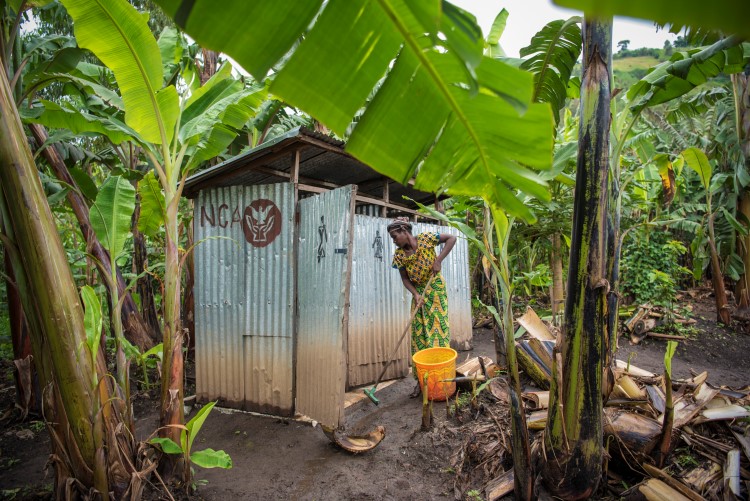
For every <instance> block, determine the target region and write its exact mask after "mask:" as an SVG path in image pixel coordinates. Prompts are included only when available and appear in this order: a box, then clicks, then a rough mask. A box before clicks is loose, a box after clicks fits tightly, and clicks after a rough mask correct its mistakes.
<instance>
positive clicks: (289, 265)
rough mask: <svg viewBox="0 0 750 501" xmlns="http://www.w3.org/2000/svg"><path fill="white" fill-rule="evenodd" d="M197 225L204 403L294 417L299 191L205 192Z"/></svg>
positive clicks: (275, 187)
mask: <svg viewBox="0 0 750 501" xmlns="http://www.w3.org/2000/svg"><path fill="white" fill-rule="evenodd" d="M193 224H194V228H195V241H196V242H200V243H199V244H198V245H196V247H195V275H196V276H195V289H194V290H195V330H196V333H195V337H196V339H195V352H196V355H195V359H196V361H195V365H196V393H197V395H198V398H199V399H200V400H201V401H208V400H215V399H220V400H221V402H222V405H226V406H228V407H235V408H239V409H245V410H251V411H257V412H266V413H272V414H278V415H291V414H292V412H293V399H292V389H293V379H292V375H293V369H292V368H293V356H294V338H293V333H294V325H293V320H294V272H295V263H294V252H293V251H294V247H293V239H292V235H293V231H292V230H293V227H294V188H293V185H292V184H290V183H281V184H271V185H263V186H231V187H226V188H211V189H206V190H203V191H201V192H200V193H199V195H198V198H197V200H196V204H195V219H194V223H193Z"/></svg>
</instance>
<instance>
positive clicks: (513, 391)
mask: <svg viewBox="0 0 750 501" xmlns="http://www.w3.org/2000/svg"><path fill="white" fill-rule="evenodd" d="M417 205H418V206H419V207H420V209H422V210H423V211H425V212H427V213H428V214H430V215H431V216H432V217H434V218H435V219H438V220H440V221H442V222H444V223H446V224H447V225H449V226H452V227H454V228H456V229H457V230H459V231H460V232H461V233H462V234H463V236H464V237H465V238H466V239H467V240H468V241H469V242H470V243H471V244H474V246H475V247H476V248H477V249H478V250H479V252H480V253H481V254H482V257H483V263H486V264H487V266H488V267H489V268H490V269H491V270H492V273H491V275H492V279H493V280H492V285H493V287H494V288H495V297H498V298H500V300H501V301H500V311H497V309H495V308H488V309H489V310H490V312H491V313H492V314H493V315H494V316H495V321H496V322H497V323H498V325H499V326H500V333H501V337H502V342H503V343H504V346H503V347H502V348H501V342H500V341H501V340H499V339H496V340H495V342H496V346H495V350H496V351H497V352H498V357H497V358H498V360H500V359H501V355H502V356H504V357H505V360H506V362H507V366H508V371H509V373H510V376H511V377H510V384H509V387H510V401H511V430H512V431H511V438H512V441H513V446H512V448H511V450H512V451H513V471H514V472H515V476H514V485H515V492H516V496H517V497H518V498H519V499H524V500H531V499H533V497H534V496H533V495H534V489H533V479H534V471H533V468H532V463H531V449H530V442H529V434H528V428H527V427H526V412H525V411H524V409H523V403H522V401H521V379H520V376H519V373H518V362H517V360H516V345H515V338H514V336H513V333H514V330H513V288H514V286H513V277H512V275H511V269H510V266H509V265H508V242H509V239H510V232H511V228H512V227H513V222H514V219H513V218H512V217H510V218H509V217H508V216H507V215H506V214H505V213H504V212H503V211H502V210H501V209H498V208H493V207H491V206H490V205H489V204H488V203H487V202H486V201H485V207H484V214H485V217H484V221H483V224H484V235H483V236H482V238H480V237H479V236H478V235H477V233H476V231H475V230H474V229H473V228H471V227H470V226H468V225H467V224H465V223H463V222H460V221H457V220H454V219H451V218H449V217H447V216H446V215H445V214H443V213H441V212H438V211H437V210H435V209H433V208H431V207H427V206H425V205H422V204H420V203H418V202H417ZM493 229H494V233H495V238H494V240H495V241H496V243H495V242H493V238H492V230H493ZM496 246H497V247H496ZM496 248H497V249H498V253H497V254H496V253H495V252H496ZM501 350H502V351H504V353H501Z"/></svg>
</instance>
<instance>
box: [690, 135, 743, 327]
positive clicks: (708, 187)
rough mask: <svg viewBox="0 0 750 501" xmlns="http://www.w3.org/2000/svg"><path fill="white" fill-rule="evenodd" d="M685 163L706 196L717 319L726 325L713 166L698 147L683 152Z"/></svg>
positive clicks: (726, 310)
mask: <svg viewBox="0 0 750 501" xmlns="http://www.w3.org/2000/svg"><path fill="white" fill-rule="evenodd" d="M681 156H682V158H683V159H684V160H685V165H687V166H688V167H690V168H691V169H692V170H694V171H695V172H696V173H697V174H698V177H699V178H700V181H701V185H702V186H703V190H704V194H705V197H706V215H705V220H706V227H707V229H708V248H709V252H710V257H711V282H712V284H713V287H714V296H715V298H716V319H717V320H718V321H719V322H721V323H723V324H724V325H729V324H730V323H731V320H732V317H731V314H730V311H729V305H728V304H727V293H726V290H725V289H724V274H723V273H722V271H721V265H720V263H719V253H718V251H717V250H716V232H715V230H714V218H715V216H716V214H715V213H714V211H713V208H712V203H711V199H712V195H713V193H712V184H711V178H712V167H711V163H710V162H709V161H708V158H707V157H706V154H705V153H703V152H702V151H701V150H699V149H698V148H688V149H686V150H685V151H683V152H682V154H681Z"/></svg>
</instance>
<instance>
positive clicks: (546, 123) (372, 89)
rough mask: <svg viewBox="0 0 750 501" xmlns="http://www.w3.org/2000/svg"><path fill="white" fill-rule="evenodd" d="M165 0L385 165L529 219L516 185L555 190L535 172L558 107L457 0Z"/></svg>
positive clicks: (382, 168) (189, 25)
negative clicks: (536, 91)
mask: <svg viewBox="0 0 750 501" xmlns="http://www.w3.org/2000/svg"><path fill="white" fill-rule="evenodd" d="M157 3H158V4H159V5H161V6H162V7H163V8H164V10H165V11H166V13H167V14H168V15H170V16H172V17H173V18H174V19H175V21H176V22H177V24H178V25H179V26H180V27H182V28H183V29H184V30H185V31H186V33H187V34H188V35H190V36H191V37H192V38H193V39H195V40H196V41H197V42H198V43H200V44H201V45H202V46H204V47H207V48H211V49H213V50H217V51H221V52H224V53H226V54H228V55H229V56H231V57H232V58H234V59H235V60H236V61H237V62H238V63H240V64H241V65H242V66H243V67H244V68H245V69H247V70H248V71H250V72H251V73H252V74H253V75H254V76H255V78H256V79H258V80H262V79H264V78H265V76H266V73H267V71H268V70H269V68H271V67H272V66H274V65H278V66H280V69H279V70H278V73H277V74H276V75H275V78H274V83H273V84H272V87H271V89H270V90H271V92H272V93H273V94H274V95H277V96H279V97H280V98H281V99H283V100H284V101H286V102H288V103H290V104H293V105H295V106H297V107H299V108H301V109H303V110H305V111H307V112H308V113H310V114H311V115H313V116H315V117H316V118H317V119H319V120H320V121H321V122H323V123H324V124H326V125H327V126H328V127H330V128H331V129H332V130H333V131H335V132H336V133H337V134H339V135H341V136H345V135H348V136H349V138H348V142H347V150H348V151H349V152H350V153H351V154H353V155H354V156H356V157H357V158H359V159H360V160H362V161H363V162H365V163H367V164H369V165H371V166H372V167H373V168H375V169H376V170H378V171H379V172H381V173H383V174H385V175H388V176H390V177H392V178H394V179H396V180H399V181H402V182H405V181H406V180H408V179H410V178H411V177H413V176H414V174H415V173H417V170H418V173H417V177H416V186H417V187H419V188H421V189H426V190H430V191H448V192H449V193H454V194H472V195H483V196H484V197H485V198H487V199H488V200H490V201H491V202H492V203H494V204H495V205H498V204H502V205H504V206H506V207H507V208H508V210H510V211H511V212H513V213H514V214H519V215H522V216H524V217H526V218H527V219H532V218H533V216H532V215H531V213H530V211H529V210H528V208H527V207H526V206H525V205H524V204H522V203H520V202H519V201H518V200H517V199H516V197H515V195H514V191H515V189H516V188H520V189H522V190H523V191H526V192H528V193H531V194H534V195H535V196H539V197H541V198H542V199H548V198H549V195H548V194H547V190H546V188H545V184H544V182H543V181H542V180H541V179H539V177H538V176H536V175H535V174H534V173H533V170H539V169H548V168H549V167H550V165H551V160H552V142H553V141H552V139H553V127H554V125H553V119H552V113H551V110H550V108H549V106H548V105H546V104H536V103H533V102H532V92H533V76H532V75H531V74H529V73H527V72H525V71H522V70H519V69H517V68H514V67H512V66H510V65H508V64H505V63H503V62H501V61H497V60H493V59H490V58H488V57H484V56H483V55H482V51H483V49H484V41H483V40H482V36H481V32H480V30H479V29H478V27H477V25H476V22H475V20H474V19H473V17H472V16H470V15H469V14H467V13H466V12H464V11H462V10H460V9H458V8H456V7H454V6H452V5H451V4H449V3H447V2H439V1H435V0H410V1H408V2H406V1H404V0H378V1H367V0H330V1H329V2H327V3H326V4H325V6H323V7H322V10H321V2H320V1H311V2H302V3H294V4H293V5H292V4H289V5H287V3H286V2H275V1H273V0H257V1H253V2H244V1H240V0H235V1H230V2H224V3H223V4H222V8H220V9H219V8H216V5H215V2H212V1H209V0H195V1H191V2H182V1H180V0H157ZM319 10H321V12H320V13H318V11H319ZM316 14H318V15H317V17H316ZM313 19H314V21H313ZM308 27H309V28H308ZM306 29H307V30H306ZM301 38H302V41H301V42H300V43H299V46H297V47H295V44H296V43H297V42H298V41H299V40H300V39H301ZM293 47H294V50H293V51H292V52H291V55H289V54H288V53H289V52H290V50H291V49H293ZM355 115H361V118H360V120H359V121H358V122H357V124H356V125H353V124H352V118H353V117H354V116H355ZM521 165H523V166H525V168H522V167H521Z"/></svg>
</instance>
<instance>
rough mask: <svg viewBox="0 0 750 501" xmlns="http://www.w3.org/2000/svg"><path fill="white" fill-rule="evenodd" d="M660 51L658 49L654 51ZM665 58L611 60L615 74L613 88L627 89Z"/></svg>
mask: <svg viewBox="0 0 750 501" xmlns="http://www.w3.org/2000/svg"><path fill="white" fill-rule="evenodd" d="M654 50H658V51H660V49H654ZM665 59H666V58H665V57H662V58H656V57H654V56H651V55H648V56H626V57H622V58H620V59H613V60H612V67H613V69H614V73H615V87H616V88H620V89H628V88H630V86H632V85H633V84H634V83H635V82H637V81H638V80H640V79H641V78H643V77H644V76H645V75H646V72H647V71H648V69H649V68H651V67H652V66H655V65H656V64H658V63H660V62H661V61H663V60H665Z"/></svg>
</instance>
